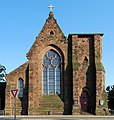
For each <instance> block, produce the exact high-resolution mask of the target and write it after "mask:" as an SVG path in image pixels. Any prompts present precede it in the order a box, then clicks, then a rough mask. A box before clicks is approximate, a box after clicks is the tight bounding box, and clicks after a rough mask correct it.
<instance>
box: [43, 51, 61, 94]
mask: <svg viewBox="0 0 114 120" xmlns="http://www.w3.org/2000/svg"><path fill="white" fill-rule="evenodd" d="M60 63H61V59H60V56H59V54H58V53H57V52H55V51H54V50H50V51H48V52H47V53H46V54H45V56H44V59H43V94H60Z"/></svg>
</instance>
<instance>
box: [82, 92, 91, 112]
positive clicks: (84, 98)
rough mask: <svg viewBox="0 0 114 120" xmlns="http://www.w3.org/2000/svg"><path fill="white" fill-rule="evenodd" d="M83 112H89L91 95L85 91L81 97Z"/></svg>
mask: <svg viewBox="0 0 114 120" xmlns="http://www.w3.org/2000/svg"><path fill="white" fill-rule="evenodd" d="M80 103H81V110H82V111H85V112H88V111H89V94H88V93H87V92H86V91H83V92H82V94H81V97H80Z"/></svg>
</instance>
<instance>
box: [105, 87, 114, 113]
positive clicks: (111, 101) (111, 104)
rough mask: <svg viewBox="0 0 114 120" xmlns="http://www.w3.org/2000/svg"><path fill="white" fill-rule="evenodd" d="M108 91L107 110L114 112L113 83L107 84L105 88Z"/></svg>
mask: <svg viewBox="0 0 114 120" xmlns="http://www.w3.org/2000/svg"><path fill="white" fill-rule="evenodd" d="M106 91H107V92H108V109H109V112H111V113H114V85H111V86H108V87H107V88H106Z"/></svg>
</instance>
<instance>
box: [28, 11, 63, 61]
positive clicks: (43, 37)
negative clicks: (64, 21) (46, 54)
mask: <svg viewBox="0 0 114 120" xmlns="http://www.w3.org/2000/svg"><path fill="white" fill-rule="evenodd" d="M51 35H54V36H55V38H58V39H61V38H65V36H64V34H63V32H62V30H61V29H60V27H59V25H58V24H57V22H56V20H55V18H54V15H53V13H52V12H50V13H49V17H48V19H47V20H46V22H45V24H44V26H43V28H42V30H41V31H40V33H39V34H38V36H37V37H36V40H35V42H34V43H33V45H32V47H31V48H30V50H29V52H28V53H27V58H28V59H29V56H30V54H31V53H33V52H35V48H36V47H38V44H37V43H38V42H39V41H48V40H50V37H51ZM56 35H58V36H60V38H59V37H58V36H57V37H56Z"/></svg>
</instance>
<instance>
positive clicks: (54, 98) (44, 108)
mask: <svg viewBox="0 0 114 120" xmlns="http://www.w3.org/2000/svg"><path fill="white" fill-rule="evenodd" d="M63 108H64V104H63V101H62V100H61V99H60V97H59V96H58V95H43V96H42V97H41V99H40V105H39V110H38V111H39V114H40V115H62V114H63V111H64V110H63Z"/></svg>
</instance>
